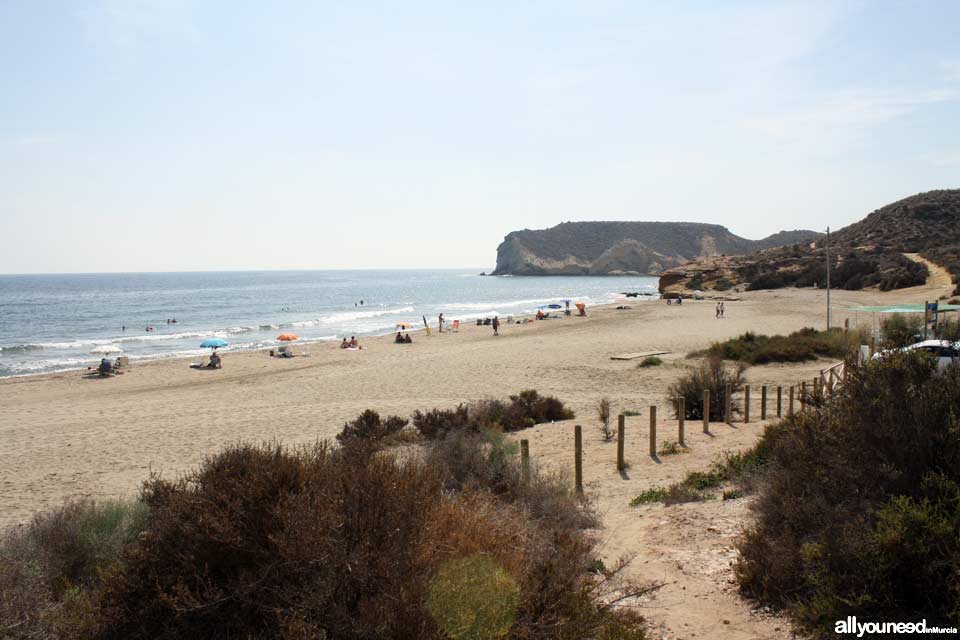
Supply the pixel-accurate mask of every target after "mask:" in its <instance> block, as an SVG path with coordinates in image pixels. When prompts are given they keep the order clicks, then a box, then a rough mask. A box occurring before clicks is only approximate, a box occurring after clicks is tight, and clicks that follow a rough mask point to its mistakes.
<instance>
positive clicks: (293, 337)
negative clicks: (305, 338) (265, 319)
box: [277, 333, 300, 342]
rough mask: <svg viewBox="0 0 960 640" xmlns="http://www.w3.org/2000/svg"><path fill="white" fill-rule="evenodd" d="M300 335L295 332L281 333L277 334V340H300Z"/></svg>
mask: <svg viewBox="0 0 960 640" xmlns="http://www.w3.org/2000/svg"><path fill="white" fill-rule="evenodd" d="M299 339H300V336H298V335H297V334H295V333H281V334H280V335H278V336H277V340H280V341H282V342H293V341H294V340H299Z"/></svg>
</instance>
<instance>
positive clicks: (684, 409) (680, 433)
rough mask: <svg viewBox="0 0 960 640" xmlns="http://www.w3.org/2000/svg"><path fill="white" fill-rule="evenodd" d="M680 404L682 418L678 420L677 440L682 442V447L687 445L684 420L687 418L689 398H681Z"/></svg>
mask: <svg viewBox="0 0 960 640" xmlns="http://www.w3.org/2000/svg"><path fill="white" fill-rule="evenodd" d="M679 404H680V409H679V414H680V419H679V421H678V422H677V442H679V443H680V446H681V447H685V446H686V443H685V442H684V433H683V428H684V421H685V420H686V418H687V399H686V398H679Z"/></svg>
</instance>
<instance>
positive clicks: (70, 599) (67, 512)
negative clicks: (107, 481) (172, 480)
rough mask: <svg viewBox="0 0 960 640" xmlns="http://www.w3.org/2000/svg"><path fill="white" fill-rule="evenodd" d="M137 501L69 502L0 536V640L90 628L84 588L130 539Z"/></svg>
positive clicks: (138, 521) (141, 517) (139, 512)
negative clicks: (0, 537) (20, 527)
mask: <svg viewBox="0 0 960 640" xmlns="http://www.w3.org/2000/svg"><path fill="white" fill-rule="evenodd" d="M146 517H147V509H146V506H145V505H144V504H142V503H139V502H123V501H105V502H101V503H97V502H94V501H93V500H90V499H78V500H69V501H67V502H66V503H64V505H63V506H61V507H58V508H56V509H53V510H51V511H49V512H46V513H43V514H40V515H38V516H36V517H35V518H34V519H33V521H32V522H31V523H30V524H28V525H27V526H25V527H23V528H22V529H14V530H11V531H9V532H7V533H6V534H5V535H4V536H3V538H2V539H0V637H3V638H6V637H13V638H64V637H76V636H78V635H81V634H83V633H87V632H88V631H89V629H90V628H91V627H92V626H93V625H95V623H96V612H95V607H94V603H93V602H92V601H91V598H90V594H89V593H88V590H89V589H91V588H93V587H96V586H97V585H98V584H99V575H100V572H101V571H104V570H106V569H107V568H108V567H109V566H111V565H112V564H113V563H114V562H116V560H117V558H118V557H119V556H120V553H121V552H122V550H123V549H124V548H125V547H126V546H127V545H128V544H130V543H131V542H132V541H134V540H135V539H136V536H137V534H138V533H139V532H140V530H141V529H142V527H143V526H144V523H145V521H146Z"/></svg>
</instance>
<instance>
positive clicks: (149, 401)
mask: <svg viewBox="0 0 960 640" xmlns="http://www.w3.org/2000/svg"><path fill="white" fill-rule="evenodd" d="M934 291H935V290H934V289H923V288H919V289H913V290H910V291H909V292H906V293H903V292H900V293H896V292H895V293H890V294H880V293H876V292H842V291H837V292H834V294H833V300H834V311H833V317H834V322H835V323H837V324H842V323H843V321H844V319H845V318H846V317H848V316H849V317H850V318H851V322H852V323H854V324H856V323H857V322H862V321H865V320H867V319H868V318H867V317H866V316H864V314H859V315H850V314H849V313H848V312H846V311H845V310H844V307H846V306H854V305H865V304H889V303H900V302H917V301H921V302H922V301H923V300H924V299H928V297H927V296H930V295H932V294H933V292H934ZM726 307H727V317H726V318H725V319H723V320H716V319H715V318H714V313H713V308H714V304H713V303H712V302H711V301H702V302H696V301H688V302H686V303H684V304H683V305H682V306H676V305H671V306H667V305H666V304H662V303H656V302H654V303H644V302H637V303H633V309H631V310H629V311H616V310H614V309H611V308H606V309H592V310H590V315H589V317H587V318H577V317H571V318H561V319H558V320H550V321H545V322H537V323H535V324H530V325H510V326H505V327H504V328H503V334H504V335H502V336H501V337H499V338H494V337H493V336H492V335H491V331H490V328H489V327H476V326H467V327H464V328H463V329H462V330H461V332H460V333H458V334H443V335H434V336H433V337H432V338H426V337H425V336H417V338H416V340H417V341H416V343H415V344H413V345H408V346H400V345H394V344H392V343H391V341H390V338H384V339H376V340H370V341H368V342H367V343H366V346H367V348H366V349H364V350H363V351H360V352H345V351H341V350H340V349H337V348H336V347H334V346H331V345H324V346H314V347H312V348H311V350H312V351H313V355H312V357H310V358H302V359H300V358H298V359H293V360H278V359H272V358H269V357H268V356H267V355H266V354H264V353H261V352H248V353H228V354H226V356H225V357H224V366H225V368H224V369H223V370H220V371H193V370H190V369H189V368H188V367H187V362H185V361H182V360H173V361H162V362H155V363H150V364H146V365H143V366H138V367H135V368H133V369H132V370H131V371H130V372H129V373H126V374H124V375H122V376H119V377H117V378H113V379H103V380H102V379H92V380H90V379H85V378H83V377H81V376H80V374H79V373H77V372H71V373H62V374H52V375H44V376H36V377H30V378H17V379H6V380H2V381H0V526H5V525H14V524H16V523H22V522H24V521H26V520H27V519H28V518H29V517H30V515H31V514H32V513H34V512H35V511H37V510H40V509H43V508H48V507H51V506H54V505H57V504H60V502H61V501H62V500H63V499H64V498H65V497H67V496H77V495H90V496H101V497H102V496H124V495H131V494H134V493H135V492H136V490H137V487H138V486H139V483H140V482H142V480H143V479H144V478H145V477H146V475H147V474H148V472H149V471H151V470H153V471H159V472H162V473H164V474H166V475H175V474H177V473H180V472H182V471H184V470H186V469H188V468H190V467H192V466H193V465H195V464H196V463H197V462H199V461H200V460H201V459H202V457H203V456H204V455H205V454H208V453H210V452H213V451H216V450H218V449H220V448H221V447H223V446H224V445H226V444H229V443H232V442H236V441H238V440H255V441H257V440H266V439H278V440H281V441H283V442H285V443H289V444H296V443H303V442H310V441H314V440H316V439H318V438H329V437H332V436H333V435H335V434H336V433H337V432H338V431H339V429H340V427H341V426H342V424H343V422H344V421H345V420H348V419H350V418H352V417H354V416H356V415H357V414H358V413H359V412H361V411H362V410H363V409H366V408H375V409H377V410H378V411H380V412H381V413H398V414H401V415H409V414H410V413H411V412H412V411H413V410H414V409H418V408H419V409H423V408H430V407H434V406H438V407H439V406H453V405H456V404H458V403H460V402H463V401H468V400H472V399H480V398H486V397H500V398H502V397H505V396H506V395H509V394H511V393H515V392H516V391H518V390H521V389H524V388H536V389H538V390H539V391H541V392H542V393H548V394H552V395H556V396H558V397H559V398H561V399H562V400H564V401H565V402H566V403H567V404H568V405H569V406H571V407H572V408H573V409H574V410H575V411H576V412H577V414H578V420H577V421H579V422H580V423H582V424H583V425H584V428H585V431H586V434H587V437H586V441H587V442H586V454H585V455H586V460H585V465H586V467H585V478H586V482H587V491H588V492H589V493H590V494H591V495H593V496H594V497H595V498H596V500H597V502H598V505H599V507H600V509H601V511H602V512H603V522H604V527H605V528H604V534H603V535H604V537H605V540H606V546H605V549H604V552H605V554H607V557H608V558H611V559H612V558H615V557H617V556H619V555H622V554H624V553H628V554H636V559H635V561H634V564H633V565H632V569H631V570H632V571H635V572H636V575H638V576H640V577H642V578H644V579H656V580H663V581H664V582H666V583H667V586H665V587H664V588H663V589H662V590H660V591H659V592H658V593H657V594H656V596H655V598H654V599H652V600H651V601H650V602H648V603H646V604H645V609H644V613H645V614H646V615H648V617H649V618H650V620H651V621H652V623H653V624H654V625H656V626H657V627H658V628H660V629H661V631H662V635H663V636H664V637H671V638H673V637H704V636H708V637H712V638H748V637H749V638H754V637H770V638H773V637H783V635H784V634H783V631H782V630H778V629H777V627H782V625H783V624H784V623H783V622H782V621H780V620H776V619H772V618H768V617H765V616H760V615H757V614H754V613H752V612H751V611H750V607H749V606H748V605H747V604H746V603H744V602H743V601H742V600H740V599H739V598H738V597H737V596H736V595H735V593H733V591H732V588H731V587H732V585H731V584H729V579H730V572H729V561H730V559H731V558H732V557H733V556H732V553H733V550H732V549H733V548H732V541H733V538H734V537H735V535H736V534H737V532H738V530H739V528H740V527H741V526H742V523H743V522H744V516H745V513H746V512H745V506H744V504H743V502H744V501H743V500H734V501H729V502H712V503H703V504H695V505H685V506H678V507H669V508H664V507H660V506H648V507H641V508H631V507H629V501H630V499H631V498H633V497H634V496H635V495H636V494H637V493H639V492H641V491H642V490H643V489H644V488H646V487H648V486H651V485H654V484H667V483H669V482H672V481H675V480H678V479H680V478H682V477H683V476H684V475H685V474H686V473H687V472H688V471H689V470H693V469H696V468H703V467H706V466H707V465H708V464H709V462H710V461H711V460H712V459H713V458H714V457H715V456H717V455H719V454H720V453H721V452H722V451H723V450H724V449H735V448H740V447H746V446H749V444H750V443H752V442H753V441H754V439H755V438H756V436H757V434H758V433H759V430H760V427H759V426H758V425H754V424H751V425H748V426H745V427H740V426H738V427H737V428H735V429H734V428H732V427H727V426H722V425H718V426H717V427H716V428H715V429H714V437H709V436H703V434H701V433H699V431H698V430H697V429H696V425H689V426H688V434H689V441H690V445H691V452H690V453H687V454H683V455H679V456H670V457H664V458H663V459H662V460H661V461H660V462H659V463H658V462H656V461H653V460H651V459H650V458H649V457H648V456H645V455H643V452H644V451H646V446H645V444H644V442H643V438H644V437H645V430H644V429H645V425H646V409H645V408H646V407H648V406H649V405H651V404H656V405H658V406H660V415H661V417H662V418H663V417H665V416H666V403H665V394H666V387H667V385H668V384H669V383H670V382H671V381H673V380H675V379H676V378H677V376H679V375H680V374H681V373H682V372H683V370H684V368H685V367H686V366H688V362H687V361H686V358H685V354H686V353H687V352H688V351H690V350H693V349H699V348H703V347H704V346H706V345H707V344H708V343H709V342H710V341H712V340H716V339H720V338H725V337H730V336H734V335H738V334H740V333H743V332H744V331H748V330H750V331H756V332H763V333H784V332H789V331H793V330H796V329H800V328H802V327H805V326H816V327H821V326H823V324H824V320H825V292H824V291H813V290H802V291H798V290H780V291H763V292H754V293H750V294H745V295H744V298H743V300H741V301H739V302H727V303H726ZM651 349H664V350H667V351H669V352H670V353H669V354H667V355H666V356H664V360H665V364H664V365H663V366H660V367H655V368H652V369H638V368H637V366H636V364H637V363H636V362H635V361H614V360H611V359H610V356H612V355H615V354H618V353H623V352H632V351H644V350H651ZM825 364H827V363H810V364H807V365H802V366H791V367H784V366H768V367H754V368H752V369H750V370H749V372H748V377H749V379H750V381H751V383H752V384H754V385H760V384H769V385H776V384H789V383H794V382H796V381H798V380H801V379H804V380H807V379H811V378H812V377H813V376H815V375H816V373H817V371H819V369H820V368H822V367H823V366H824V365H825ZM603 396H606V397H608V398H610V399H611V401H612V402H613V404H614V410H615V412H616V411H621V410H623V409H627V408H629V409H638V410H642V411H643V415H642V416H641V417H639V418H632V419H631V420H630V421H629V422H628V434H629V441H628V459H629V460H630V461H631V463H632V465H633V466H632V467H631V469H630V470H629V471H628V474H627V475H628V477H626V478H621V477H620V475H619V474H618V473H617V472H616V470H615V469H614V468H613V457H614V456H615V448H616V446H615V445H611V444H609V443H603V442H600V441H599V437H598V435H597V430H596V429H597V426H596V421H595V419H594V418H593V415H594V407H595V405H596V402H597V401H598V400H599V399H600V398H601V397H603ZM754 398H755V399H756V398H757V395H755V396H754ZM757 402H758V400H757ZM754 406H755V408H754V412H755V413H754V415H758V407H759V405H754ZM572 425H573V422H571V423H569V424H568V423H561V424H556V425H542V426H540V427H537V428H536V429H533V430H529V431H527V432H525V436H526V437H528V438H529V439H530V440H531V452H532V455H533V456H534V457H536V458H537V459H538V460H541V461H543V463H544V464H552V465H557V466H564V467H568V468H569V467H572V435H571V431H572ZM673 428H674V427H672V426H671V425H670V424H669V423H664V424H663V426H662V427H661V428H660V431H661V432H662V433H663V434H664V437H666V434H667V433H669V432H671V431H672V429H673ZM671 438H672V439H675V436H671ZM724 620H727V621H728V622H729V623H728V624H724V623H723V621H724ZM694 634H696V636H694Z"/></svg>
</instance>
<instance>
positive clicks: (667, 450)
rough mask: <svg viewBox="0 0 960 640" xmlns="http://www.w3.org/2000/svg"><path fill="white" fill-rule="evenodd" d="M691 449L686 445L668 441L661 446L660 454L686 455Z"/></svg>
mask: <svg viewBox="0 0 960 640" xmlns="http://www.w3.org/2000/svg"><path fill="white" fill-rule="evenodd" d="M689 450H690V449H689V448H688V447H686V446H684V445H681V444H680V443H679V442H673V441H670V440H668V441H667V442H664V443H663V444H662V445H660V451H659V454H660V455H661V456H675V455H677V454H678V453H686V452H687V451H689Z"/></svg>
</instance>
